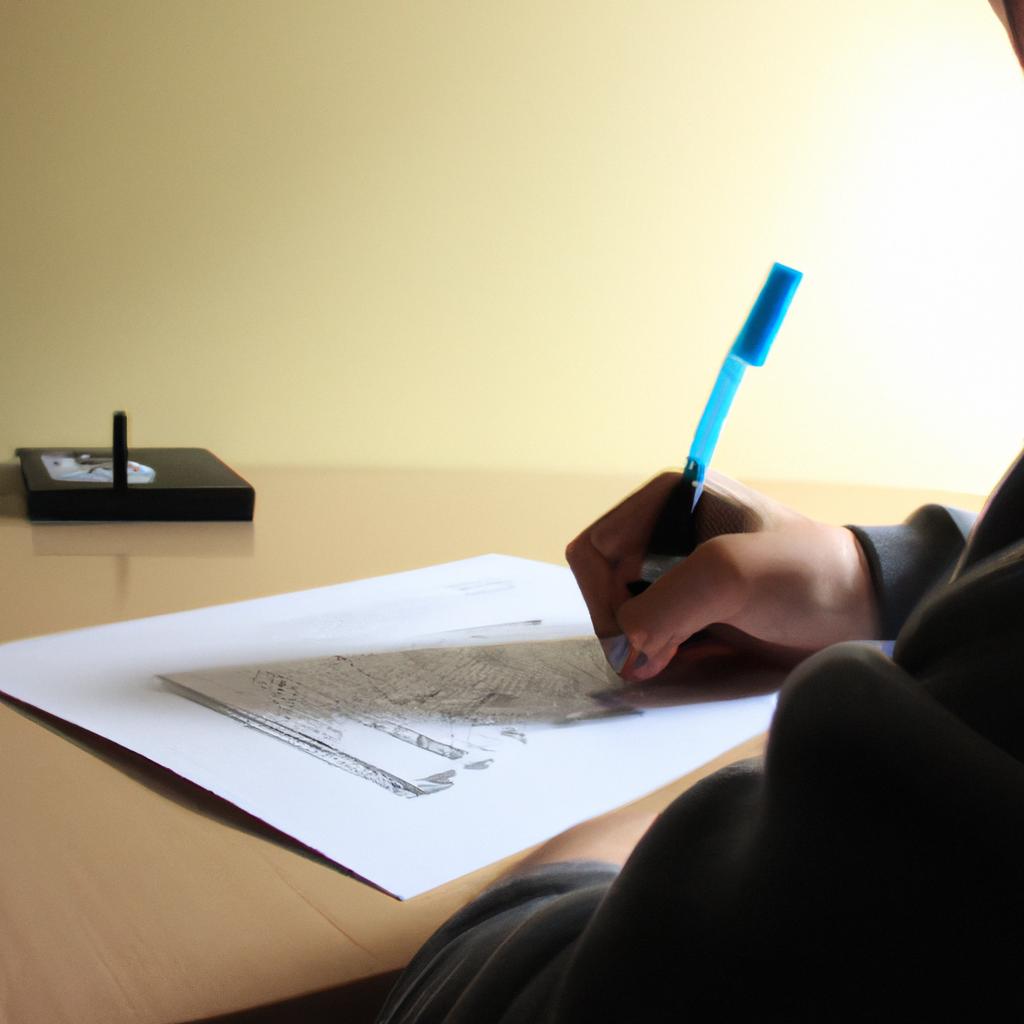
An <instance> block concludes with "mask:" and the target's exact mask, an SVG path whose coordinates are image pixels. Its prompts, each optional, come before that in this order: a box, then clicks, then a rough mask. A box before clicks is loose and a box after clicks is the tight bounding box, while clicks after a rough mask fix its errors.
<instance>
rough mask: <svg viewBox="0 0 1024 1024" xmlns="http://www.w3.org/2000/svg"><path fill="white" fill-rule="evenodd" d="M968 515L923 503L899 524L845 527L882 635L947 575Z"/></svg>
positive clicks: (893, 630) (889, 634)
mask: <svg viewBox="0 0 1024 1024" xmlns="http://www.w3.org/2000/svg"><path fill="white" fill-rule="evenodd" d="M974 519H975V516H974V515H973V513H970V512H964V511H963V510H961V509H956V508H946V507H944V506H942V505H925V506H924V507H923V508H919V509H918V510H917V511H916V512H915V513H913V515H911V516H910V517H909V518H908V519H907V520H906V522H904V523H903V524H901V525H899V526H851V527H849V529H850V530H852V531H853V533H854V535H855V536H856V538H857V540H858V541H859V542H860V546H861V548H863V550H864V555H865V557H866V558H867V562H868V567H869V568H870V570H871V581H872V583H873V584H874V588H875V594H876V595H877V597H878V607H879V612H880V614H881V619H882V636H883V637H884V638H885V639H887V640H892V639H894V638H895V637H896V634H897V633H899V631H900V627H901V626H902V625H903V623H904V622H905V621H906V619H907V616H908V615H909V614H910V613H911V611H913V609H914V606H915V605H916V604H917V603H918V602H919V601H920V600H921V598H922V597H924V595H925V594H927V593H928V592H929V591H930V590H932V589H933V588H934V587H935V586H936V585H938V584H939V583H943V582H945V581H946V580H948V579H949V577H950V576H951V574H952V572H953V569H954V568H955V566H956V563H957V559H959V557H960V555H961V553H962V551H963V549H964V545H965V543H966V540H967V535H968V533H969V532H970V530H971V527H972V525H973V523H974Z"/></svg>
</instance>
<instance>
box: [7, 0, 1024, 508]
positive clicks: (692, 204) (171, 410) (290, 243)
mask: <svg viewBox="0 0 1024 1024" xmlns="http://www.w3.org/2000/svg"><path fill="white" fill-rule="evenodd" d="M0 57H2V59H0V75H2V79H0V105H2V111H3V114H2V117H3V124H2V135H0V159H2V161H3V166H2V174H3V178H2V186H3V187H2V194H0V204H2V223H0V305H2V308H0V332H2V336H0V345H2V355H3V361H2V374H3V375H2V378H0V457H6V456H7V455H8V453H9V452H10V450H11V449H13V447H14V446H15V445H18V444H44V443H50V442H59V441H76V440H81V441H82V442H84V443H97V442H99V441H102V440H103V439H104V437H105V436H106V432H107V419H108V417H109V414H110V412H111V411H112V410H113V409H114V408H115V407H120V406H125V407H127V408H128V409H129V411H130V413H131V415H132V440H133V442H134V443H135V444H138V445H143V444H168V443H170V444H183V445H184V444H200V445H203V446H207V447H210V448H212V449H213V450H215V451H216V452H218V454H221V455H222V456H223V457H225V458H227V459H228V460H229V461H233V462H235V463H252V462H284V461H301V462H313V463H347V464H362V465H367V464H386V465H410V464H415V465H418V466H479V465H496V466H501V467H508V466H513V467H531V468H540V469H551V470H564V469H581V470H592V469H608V470H616V471H618V470H627V471H636V472H637V473H640V474H642V473H645V472H646V471H647V470H648V469H652V470H653V469H655V468H657V467H659V466H662V465H666V464H671V463H678V462H679V461H680V460H682V459H683V457H684V456H685V454H686V449H687V445H688V442H689V440H690V437H691V435H692V430H693V427H694V425H695V423H696V419H697V416H698V415H699V412H700V408H701V406H702V403H703V399H704V397H705V395H706V393H707V390H708V387H709V386H710V383H711V380H712V377H713V375H714V372H715V370H716V369H717V364H718V362H719V361H720V359H721V356H722V355H723V353H724V351H725V348H726V346H727V345H728V344H729V342H730V341H731V340H732V337H733V336H734V334H735V332H736V330H737V328H738V327H739V325H740V323H741V322H742V319H743V316H744V315H745V313H746V309H747V307H748V306H749V303H750V301H751V300H752V298H753V296H754V294H755V293H756V290H757V288H758V287H759V285H760V283H761V280H762V278H763V276H764V274H765V272H766V271H767V269H768V266H769V265H770V264H771V262H772V261H773V260H775V259H778V260H781V261H783V262H788V263H790V264H792V265H794V266H796V267H798V268H800V269H802V270H803V271H804V272H805V274H806V278H805V281H804V284H803V285H802V287H801V290H800V292H799V293H798V295H797V298H796V301H795V303H794V306H793V309H792V312H791V316H790V320H789V321H788V322H787V324H786V325H785V327H784V328H783V331H782V333H781V334H780V335H779V339H778V342H777V345H776V349H775V351H774V352H773V354H772V357H771V359H770V360H769V363H768V365H767V366H766V367H765V368H764V369H763V370H759V371H756V372H755V373H751V374H749V375H748V379H747V381H746V382H745V385H744V389H743V392H741V395H740V398H739V401H738V404H737V408H736V410H735V412H734V415H733V417H732V419H731V420H730V422H729V424H728V426H727V428H726V431H725V434H724V435H723V440H722V443H721V445H720V447H719V454H718V457H717V459H716V464H717V465H718V466H719V468H721V469H723V470H725V471H728V472H731V473H733V474H735V475H740V476H744V475H745V476H751V477H762V478H764V477H781V478H825V479H833V480H855V481H870V482H878V483H908V484H919V485H931V486H940V487H948V488H953V489H963V490H982V489H985V488H987V486H988V485H989V483H990V482H991V481H992V478H993V477H994V476H995V475H998V473H999V472H1000V470H1001V468H1002V467H1003V465H1004V464H1005V462H1006V461H1007V460H1009V459H1010V458H1011V457H1012V456H1013V455H1014V454H1015V453H1016V451H1017V449H1018V447H1019V446H1020V444H1021V442H1022V436H1024V431H1022V426H1021V423H1022V419H1021V416H1020V408H1021V400H1020V386H1021V383H1020V382H1021V377H1022V373H1021V370H1022V368H1024V354H1022V352H1024V344H1022V340H1021V328H1020V323H1021V294H1022V288H1024V285H1022V279H1021V273H1020V267H1021V257H1020V239H1021V238H1022V237H1024V211H1022V205H1024V200H1022V195H1024V192H1022V190H1021V186H1020V182H1021V181H1024V76H1021V74H1020V72H1019V70H1018V69H1016V66H1015V64H1014V62H1013V59H1012V55H1011V53H1010V50H1009V48H1008V46H1007V44H1006V42H1005V40H1004V38H1003V37H1002V35H1001V28H1000V26H999V24H998V23H997V21H996V20H995V18H994V17H993V16H992V15H991V13H990V12H989V10H988V5H987V4H986V3H985V2H984V0H856V2H854V0H838V2H836V3H822V2H820V0H772V2H754V0H749V2H748V0H630V2H615V3H611V2H601V0H591V2H576V3H569V2H558V0H534V2H529V0H522V2H508V0H500V2H499V0H463V2H457V0H451V2H440V0H423V2H408V3H397V2H386V0H367V2H363V3H354V2H340V0H333V2H326V0H325V2H314V0H278V2H256V0H253V2H226V0H224V2H216V0H173V2H166V0H160V2H153V0H108V2H101V0H66V2H63V3H54V2H43V0H24V2H14V0H0ZM1015 243H1016V244H1015Z"/></svg>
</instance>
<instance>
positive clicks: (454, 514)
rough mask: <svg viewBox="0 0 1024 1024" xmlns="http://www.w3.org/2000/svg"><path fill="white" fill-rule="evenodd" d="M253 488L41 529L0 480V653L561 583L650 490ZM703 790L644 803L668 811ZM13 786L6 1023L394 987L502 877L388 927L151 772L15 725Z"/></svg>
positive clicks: (383, 916) (789, 495)
mask: <svg viewBox="0 0 1024 1024" xmlns="http://www.w3.org/2000/svg"><path fill="white" fill-rule="evenodd" d="M242 472H243V475H245V476H247V477H248V479H250V480H251V482H252V483H253V484H254V486H255V487H256V493H257V504H256V519H255V522H253V523H251V524H250V523H202V524H195V523H181V524H141V523H132V524H89V525H73V526H72V525H57V524H46V525H31V524H29V523H28V522H27V521H26V520H25V518H24V503H23V499H22V495H21V485H20V481H19V479H18V475H17V469H16V467H14V466H10V465H7V466H0V561H2V564H3V592H4V607H3V615H2V617H0V618H2V621H0V640H2V641H7V640H15V639H20V638H22V637H27V636H33V635H38V634H42V633H50V632H55V631H58V630H64V629H75V628H79V627H83V626H91V625H97V624H100V623H103V622H113V621H117V620H122V619H130V618H138V617H141V616H146V615H155V614H160V613H163V612H171V611H180V610H183V609H186V608H195V607H201V606H204V605H210V604H218V603H223V602H228V601H237V600H243V599H246V598H251V597H259V596H263V595H267V594H273V593H281V592H285V591H290V590H300V589H303V588H307V587H316V586H323V585H327V584H331V583H339V582H343V581H346V580H351V579H358V578H360V577H363V576H372V575H378V574H382V573H388V572H397V571H400V570H405V569H411V568H416V567H419V566H423V565H428V564H432V563H436V562H445V561H450V560H454V559H458V558H466V557H469V556H472V555H477V554H483V553H485V552H489V551H499V552H502V553H505V554H512V555H520V556H523V557H529V558H536V559H540V560H544V561H552V562H561V561H562V551H563V549H564V546H565V543H566V541H567V540H568V539H569V538H570V537H571V536H572V535H573V534H574V533H576V532H578V530H579V529H580V528H581V527H582V526H583V525H585V524H586V523H587V522H589V521H591V520H592V519H594V518H596V516H597V515H598V514H600V513H601V512H603V511H604V510H605V509H607V508H608V507H610V506H611V505H612V504H614V503H615V502H616V501H617V500H618V499H619V498H620V497H621V496H622V495H623V494H625V493H626V491H628V490H629V489H630V488H632V487H635V486H637V484H638V483H640V482H641V481H640V479H639V478H633V479H627V478H624V477H621V476H568V475H567V476H554V475H546V474H525V473H496V472H494V473H491V472H483V471H481V472H472V471H466V472H456V471H450V472H449V471H439V472H429V471H423V470H417V471H411V472H398V471H393V470H340V469H337V470H335V469H331V470H324V469H299V468H287V469H286V468H263V469H251V470H248V471H246V470H244V469H243V471H242ZM760 488H761V489H762V490H764V491H766V492H768V493H770V494H772V495H773V496H775V497H778V498H780V499H781V500H783V501H786V502H788V503H789V504H791V505H793V506H794V507H796V508H798V509H800V510H801V511H803V512H806V513H807V514H808V515H811V516H813V517H815V518H818V519H824V520H827V521H833V522H844V521H845V522H863V523H869V522H873V523H880V522H895V521H899V520H900V519H902V518H903V517H904V516H905V515H906V514H907V513H909V512H910V511H911V510H912V509H913V508H915V507H917V505H919V504H921V503H922V502H924V501H930V500H939V501H943V502H945V503H951V504H959V505H960V506H961V507H967V508H979V507H980V504H981V499H980V498H978V497H974V496H970V495H960V494H950V493H948V492H923V491H909V490H907V491H901V490H895V489H879V488H852V487H848V486H840V485H808V484H782V483H775V484H772V483H768V484H765V483H762V484H760ZM756 749H757V742H756V741H755V742H753V743H751V744H746V745H744V749H743V750H742V751H738V752H737V753H738V754H740V755H743V754H746V753H751V752H754V751H755V750H756ZM734 756H736V755H735V754H734V755H733V757H734ZM733 757H726V758H723V759H721V762H722V763H725V762H727V761H728V760H730V759H733ZM707 770H708V769H705V770H702V771H701V772H699V773H694V774H693V775H691V776H688V777H686V778H684V779H681V780H680V781H679V782H677V783H674V784H673V785H671V786H668V787H665V788H664V789H662V790H659V791H658V792H657V793H655V794H652V795H651V796H649V797H646V798H644V801H642V803H645V804H648V805H649V806H650V807H651V808H657V807H660V806H663V805H664V804H665V803H667V802H668V801H669V800H670V799H671V798H672V797H673V796H674V795H676V794H677V793H678V792H680V791H681V790H682V789H684V788H686V787H687V786H688V785H692V783H693V782H694V781H695V780H696V778H699V777H700V776H701V775H702V774H706V772H707ZM0 772H2V775H3V779H4V782H3V785H2V786H0V821H3V822H4V833H5V837H4V840H3V842H2V843H0V918H2V919H3V922H4V925H3V928H0V965H2V966H0V1007H2V1008H3V1010H4V1011H6V1013H7V1014H8V1015H9V1018H8V1019H10V1020H11V1021H17V1022H19V1024H31V1022H35V1021H39V1022H43V1021H45V1022H47V1024H62V1022H65V1021H67V1022H75V1024H91V1022H93V1021H95V1022H104V1024H117V1022H121V1021H132V1022H135V1024H139V1022H153V1024H169V1022H176V1021H185V1020H191V1019H194V1018H200V1017H203V1016H208V1015H212V1014H215V1013H223V1012H227V1011H229V1010H234V1009H238V1008H241V1007H245V1006H253V1005H258V1004H261V1003H266V1002H271V1001H275V1000H278V999H282V998H285V997H288V996H292V995H296V994H299V993H303V992H311V991H314V990H318V989H323V988H328V987H331V986H335V985H339V984H341V983H344V982H347V981H352V980H355V979H358V978H364V977H369V976H372V975H375V974H379V973H383V972H386V971H390V970H392V969H394V968H396V967H398V966H400V965H401V964H403V963H404V962H405V961H406V960H408V958H409V957H410V956H411V954H412V953H413V952H414V951H415V950H416V949H417V948H418V947H419V945H420V944H421V943H422V941H423V940H424V939H425V938H426V937H427V936H428V935H429V934H430V932H431V931H432V930H433V929H434V928H435V927H436V926H437V925H438V924H439V923H440V922H441V921H442V920H443V919H444V918H445V917H446V916H447V915H448V914H450V913H451V912H452V911H453V910H454V909H455V908H456V907H458V906H459V905H460V904H461V903H463V902H464V901H465V900H466V899H467V898H469V897H470V896H471V895H473V894H474V893H475V892H477V891H479V890H480V889H481V888H483V887H484V886H486V885H487V884H488V883H489V881H490V880H491V879H492V878H494V877H495V876H496V875H497V874H498V873H499V872H500V871H501V870H502V869H503V867H504V866H505V864H504V863H502V864H498V865H493V866H491V867H489V868H486V869H484V870H481V871H478V872H475V873H474V874H472V875H469V876H467V877H465V878H462V879H459V880H457V881H456V882H453V883H451V884H449V885H446V886H443V887H442V888H440V889H437V890H434V891H433V892H430V893H427V894H425V895H423V896H420V897H418V898H416V899H414V900H409V901H407V902H405V903H399V902H397V901H395V900H392V899H391V898H390V897H388V896H385V895H382V894H381V893H379V892H377V891H376V890H374V889H372V888H370V887H369V886H366V885H364V884H362V883H360V882H358V881H355V880H354V879H351V878H349V877H347V876H346V875H344V874H343V873H341V872H340V871H338V870H337V869H336V868H334V867H332V866H330V865H327V864H325V863H323V862H321V861H318V860H317V859H315V858H313V857H311V856H310V855H308V854H306V853H304V852H302V851H301V850H299V849H297V848H296V847H295V846H294V845H293V844H291V843H290V842H289V841H288V840H286V839H284V838H277V837H274V836H273V835H271V834H270V833H269V832H268V831H267V830H266V829H265V828H262V827H260V826H259V825H258V824H256V823H254V822H253V821H252V820H251V819H249V818H247V816H245V815H243V814H241V813H239V812H236V811H234V809H232V808H231V807H229V806H228V805H226V804H224V803H223V802H221V801H219V800H217V799H216V798H213V797H208V796H206V795H204V794H203V793H201V792H200V791H199V790H198V789H197V788H196V787H193V786H191V785H189V784H188V783H184V782H180V781H178V780H175V779H174V778H172V777H170V776H169V775H168V773H163V772H161V771H159V770H156V769H154V768H153V767H152V766H150V765H149V764H148V763H146V762H145V761H144V760H143V759H141V758H135V757H132V756H130V755H127V754H124V753H123V752H121V751H119V750H118V749H117V748H114V747H112V746H111V745H107V744H104V743H103V742H101V741H97V740H95V739H94V738H92V737H89V736H88V735H86V734H84V733H82V732H80V731H76V730H74V729H71V728H64V727H62V726H61V725H60V724H59V723H56V722H52V721H47V720H44V719H43V718H41V717H39V716H34V715H31V714H29V713H26V712H25V711H24V710H21V709H16V708H14V707H12V706H11V705H9V704H0Z"/></svg>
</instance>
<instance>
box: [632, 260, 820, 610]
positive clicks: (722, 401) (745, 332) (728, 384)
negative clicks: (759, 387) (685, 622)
mask: <svg viewBox="0 0 1024 1024" xmlns="http://www.w3.org/2000/svg"><path fill="white" fill-rule="evenodd" d="M802 277H803V274H801V273H800V271H799V270H792V269H791V268H790V267H784V266H783V265H782V264H781V263H776V264H775V265H774V266H773V267H772V269H771V271H770V273H769V274H768V280H767V281H765V283H764V287H763V288H762V289H761V293H760V294H759V295H758V297H757V300H756V301H755V302H754V306H753V309H751V311H750V314H749V316H748V317H747V319H746V322H745V323H744V324H743V327H742V329H741V330H740V333H739V334H738V335H737V336H736V340H735V341H734V342H733V343H732V347H731V348H730V349H729V351H728V353H727V354H726V357H725V361H724V362H723V363H722V369H721V370H719V372H718V378H717V379H716V380H715V386H714V387H713V388H712V389H711V396H710V397H709V398H708V402H707V405H706V406H705V407H704V414H703V415H702V416H701V418H700V422H699V423H698V424H697V433H696V434H695V435H694V438H693V444H692V445H691V446H690V454H689V456H688V458H687V460H686V468H685V469H684V470H683V479H682V485H681V486H680V487H678V488H676V489H675V490H674V491H673V492H672V494H671V496H670V497H669V499H668V501H667V503H666V505H665V508H664V509H663V510H662V513H661V516H660V517H659V518H658V521H657V523H656V524H655V527H654V530H653V531H652V534H651V539H650V542H649V544H648V549H647V555H646V557H645V558H644V561H643V567H642V571H641V574H640V579H638V580H635V581H633V582H632V583H629V584H627V586H628V588H629V591H630V593H632V594H639V593H642V592H643V591H644V590H645V589H646V588H647V587H648V586H649V585H650V584H651V583H653V582H654V581H655V580H656V579H658V577H659V576H661V575H663V574H664V573H665V572H667V571H668V570H669V569H670V568H672V566H673V565H675V564H676V563H677V562H678V561H679V560H680V558H681V557H683V556H684V555H686V554H688V553H689V552H690V551H691V550H692V549H693V546H694V544H695V543H696V538H695V537H694V535H693V530H694V526H693V516H692V513H693V510H694V509H695V508H696V507H697V502H698V501H699V500H700V496H701V493H702V492H703V490H704V477H705V475H706V473H707V468H708V464H709V463H710V462H711V456H712V454H713V453H714V450H715V445H716V444H717V443H718V435H719V434H721V432H722V425H723V424H724V423H725V417H726V415H727V414H728V412H729V407H730V406H731V405H732V400H733V397H734V396H735V394H736V389H737V388H738V387H739V385H740V381H741V380H742V379H743V374H744V372H745V371H746V368H747V367H748V366H761V365H762V364H763V363H764V361H765V359H766V358H767V356H768V350H769V349H770V348H771V346H772V342H773V341H774V340H775V335H776V334H778V332H779V327H780V325H781V324H782V321H783V318H784V317H785V315H786V311H787V310H788V309H789V304H790V302H792V300H793V294H794V292H795V291H796V288H797V285H798V284H800V279H801V278H802Z"/></svg>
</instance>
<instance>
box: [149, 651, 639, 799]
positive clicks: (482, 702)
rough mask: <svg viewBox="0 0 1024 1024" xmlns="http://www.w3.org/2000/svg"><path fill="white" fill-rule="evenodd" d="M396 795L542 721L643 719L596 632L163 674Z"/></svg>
mask: <svg viewBox="0 0 1024 1024" xmlns="http://www.w3.org/2000/svg"><path fill="white" fill-rule="evenodd" d="M162 678H163V679H164V680H165V681H167V682H168V683H170V684H172V685H173V686H174V687H175V688H176V689H177V690H178V691H179V692H180V693H181V694H183V695H184V696H186V697H188V698H190V699H192V700H195V701H197V702H199V703H201V704H204V705H205V706H206V707H208V708H211V709H213V710H214V711H218V712H220V713H221V714H224V715H228V716H230V717H231V718H234V719H236V720H237V721H239V722H241V723H242V724H244V725H246V726H249V727H250V728H253V729H258V730H259V731H261V732H263V733H265V734H267V735H269V736H273V737H275V738H276V739H279V740H282V741H283V742H286V743H289V744H291V745H292V746H293V747H297V748H298V749H300V750H303V751H304V752H306V753H307V754H310V755H312V756H314V757H318V758H320V759H321V760H323V761H326V762H327V763H329V764H332V765H334V766H335V767H338V768H340V769H342V770H343V771H346V772H349V773H350V774H352V775H355V776H357V777H359V778H361V779H365V780H366V781H367V782H372V783H373V784H375V785H377V786H380V787H381V788H383V789H385V790H387V791H389V792H391V793H394V794H396V795H398V796H406V797H419V796H426V795H428V794H431V793H438V792H441V791H443V790H446V789H450V788H451V787H452V786H453V785H455V784H456V783H457V781H458V777H459V774H460V772H462V771H470V772H472V773H474V774H479V773H480V772H482V771H485V770H486V769H488V768H490V767H491V766H492V765H493V764H495V763H496V762H498V761H500V759H501V756H502V752H503V751H507V750H509V749H510V747H511V748H512V749H516V748H521V747H522V746H524V745H526V744H527V743H528V740H529V733H530V731H531V730H532V729H535V728H545V727H553V726H562V727H565V726H571V725H576V724H579V723H581V722H586V721H588V720H590V719H596V718H603V717H608V716H609V715H620V714H636V713H638V712H636V711H635V710H634V709H633V708H631V707H629V706H628V705H627V704H625V703H624V702H622V701H620V700H618V699H617V694H618V692H619V690H620V689H621V688H622V682H621V680H619V679H618V677H617V676H615V675H614V674H613V673H612V672H611V670H610V669H609V668H608V665H607V662H606V661H605V658H604V655H603V653H602V651H601V647H600V645H599V644H598V642H597V641H596V640H594V639H593V638H586V639H573V640H551V641H541V642H535V643H520V644H501V645H492V646H484V647H448V648H428V649H421V650H412V651H397V652H388V653H382V654H361V655H351V656H346V655H337V656H333V657H326V658H314V659H309V660H306V661H294V662H283V663H279V664H273V665H254V666H244V667H239V668H229V669H216V670H210V671H199V672H182V673H175V674H172V675H165V676H163V677H162Z"/></svg>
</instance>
